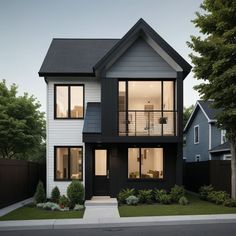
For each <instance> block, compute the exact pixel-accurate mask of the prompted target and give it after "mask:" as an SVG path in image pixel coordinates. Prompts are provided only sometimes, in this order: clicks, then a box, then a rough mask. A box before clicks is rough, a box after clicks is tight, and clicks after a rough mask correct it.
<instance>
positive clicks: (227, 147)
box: [209, 142, 230, 153]
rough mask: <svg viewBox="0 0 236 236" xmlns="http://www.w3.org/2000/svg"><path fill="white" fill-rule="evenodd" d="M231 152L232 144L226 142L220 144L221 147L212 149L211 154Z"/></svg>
mask: <svg viewBox="0 0 236 236" xmlns="http://www.w3.org/2000/svg"><path fill="white" fill-rule="evenodd" d="M229 151H230V144H229V142H225V143H223V144H220V145H218V146H216V147H214V148H212V149H211V150H210V151H209V152H210V153H216V152H229Z"/></svg>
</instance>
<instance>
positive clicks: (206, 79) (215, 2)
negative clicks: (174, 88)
mask: <svg viewBox="0 0 236 236" xmlns="http://www.w3.org/2000/svg"><path fill="white" fill-rule="evenodd" d="M200 7H201V10H202V12H201V13H199V12H197V13H196V18H195V19H194V20H193V23H194V24H195V26H196V27H198V28H199V29H200V32H201V34H202V35H201V36H191V42H188V45H189V47H190V48H192V49H193V50H194V51H195V52H196V53H197V54H191V55H190V57H191V59H192V62H193V64H194V69H193V71H194V73H195V76H196V78H197V79H199V80H203V82H202V83H200V84H199V85H198V86H196V87H195V89H196V90H197V91H198V92H199V93H200V95H201V97H202V98H203V99H204V100H208V99H213V100H214V102H213V107H214V108H220V109H222V112H220V113H219V114H218V116H217V121H218V122H217V124H218V126H219V127H220V128H223V129H225V130H226V132H227V138H228V140H229V141H230V143H231V154H232V162H231V163H232V164H231V169H232V195H233V196H234V197H236V173H235V172H236V161H235V150H236V44H235V43H236V24H235V22H236V1H235V0H204V1H203V3H202V4H201V6H200Z"/></svg>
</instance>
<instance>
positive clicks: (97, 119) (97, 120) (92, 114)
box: [83, 102, 101, 134]
mask: <svg viewBox="0 0 236 236" xmlns="http://www.w3.org/2000/svg"><path fill="white" fill-rule="evenodd" d="M83 133H92V134H96V133H101V104H100V103H99V102H88V103H87V109H86V114H85V118H84V127H83Z"/></svg>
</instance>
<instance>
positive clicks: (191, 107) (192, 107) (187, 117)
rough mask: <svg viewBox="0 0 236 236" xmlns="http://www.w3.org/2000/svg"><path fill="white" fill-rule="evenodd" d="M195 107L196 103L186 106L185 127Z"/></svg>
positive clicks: (184, 114)
mask: <svg viewBox="0 0 236 236" xmlns="http://www.w3.org/2000/svg"><path fill="white" fill-rule="evenodd" d="M193 109H194V105H191V106H189V107H184V113H183V127H185V125H186V124H187V122H188V119H189V117H190V115H191V114H192V112H193Z"/></svg>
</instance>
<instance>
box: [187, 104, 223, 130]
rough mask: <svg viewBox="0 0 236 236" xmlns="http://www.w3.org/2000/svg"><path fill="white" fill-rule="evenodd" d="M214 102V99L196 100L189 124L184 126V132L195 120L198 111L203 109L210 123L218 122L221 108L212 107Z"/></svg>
mask: <svg viewBox="0 0 236 236" xmlns="http://www.w3.org/2000/svg"><path fill="white" fill-rule="evenodd" d="M212 104H213V101H203V100H198V101H197V102H196V105H195V107H194V109H193V112H192V114H191V116H190V117H189V119H188V121H187V124H186V125H185V127H184V132H186V131H187V130H188V128H189V127H190V125H191V123H192V121H193V120H194V118H195V116H196V114H197V112H198V111H199V110H201V111H202V112H203V114H204V115H205V117H206V119H207V121H208V123H213V122H216V115H217V113H219V112H220V111H221V109H215V108H212V107H211V105H212Z"/></svg>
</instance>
